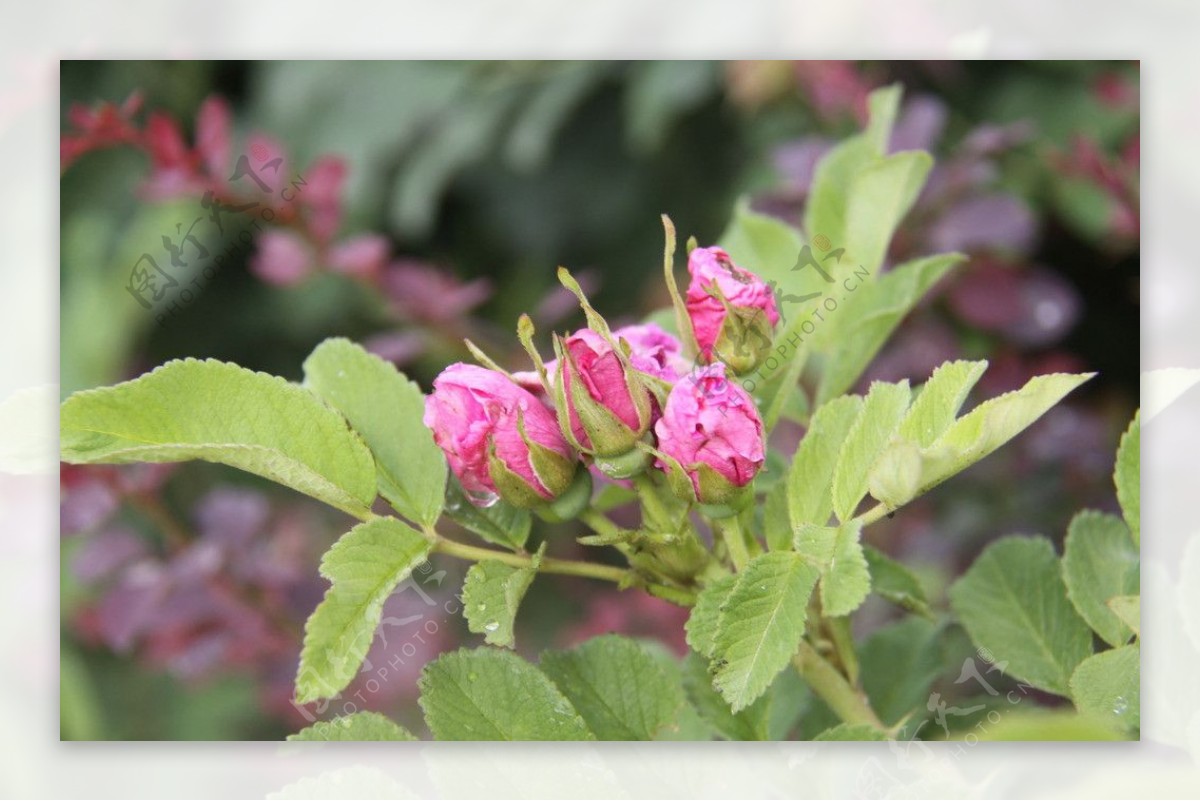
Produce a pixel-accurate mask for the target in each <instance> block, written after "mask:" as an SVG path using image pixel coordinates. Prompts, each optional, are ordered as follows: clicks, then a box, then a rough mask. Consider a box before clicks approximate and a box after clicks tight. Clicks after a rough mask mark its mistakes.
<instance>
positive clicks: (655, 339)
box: [613, 323, 692, 384]
mask: <svg viewBox="0 0 1200 801" xmlns="http://www.w3.org/2000/svg"><path fill="white" fill-rule="evenodd" d="M613 336H614V337H615V338H618V339H623V340H625V341H626V342H628V343H629V361H630V363H631V364H632V365H633V367H634V369H637V370H641V371H642V372H643V373H648V374H649V375H652V376H654V377H655V378H659V379H662V380H663V381H666V382H667V383H669V384H674V383H675V382H676V381H678V380H679V379H680V378H682V377H683V376H685V375H687V372H688V370H690V369H691V367H692V366H691V364H689V363H688V360H687V359H686V358H685V357H684V355H683V345H681V344H680V343H679V340H678V339H676V338H675V337H673V336H671V335H670V334H668V333H667V332H666V331H664V330H662V328H660V327H659V326H657V325H655V324H654V323H642V324H641V325H627V326H625V327H624V328H618V329H617V330H615V331H613Z"/></svg>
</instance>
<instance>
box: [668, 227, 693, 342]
mask: <svg viewBox="0 0 1200 801" xmlns="http://www.w3.org/2000/svg"><path fill="white" fill-rule="evenodd" d="M662 224H663V233H664V235H665V242H664V244H663V279H664V280H665V281H666V284H667V293H668V294H669V295H670V296H671V305H672V306H674V307H675V327H676V328H677V329H678V330H679V341H680V342H681V343H682V344H683V350H684V353H687V354H688V355H689V356H694V355H695V354H696V353H698V352H699V351H700V348H699V346H698V345H697V344H696V330H695V329H694V328H692V318H691V315H689V314H688V310H687V304H686V303H684V300H683V296H681V295H680V294H679V285H678V284H676V283H675V223H673V222H671V218H670V217H668V216H667V215H665V214H664V215H662ZM695 247H696V238H695V237H692V238H690V239H688V254H689V255H691V252H692V250H693V249H694V248H695Z"/></svg>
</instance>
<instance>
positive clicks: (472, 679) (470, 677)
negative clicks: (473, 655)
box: [467, 673, 479, 681]
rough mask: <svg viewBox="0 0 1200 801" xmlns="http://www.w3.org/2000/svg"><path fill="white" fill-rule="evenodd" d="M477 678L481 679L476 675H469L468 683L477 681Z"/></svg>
mask: <svg viewBox="0 0 1200 801" xmlns="http://www.w3.org/2000/svg"><path fill="white" fill-rule="evenodd" d="M477 678H479V677H478V676H476V675H475V674H474V673H468V674H467V681H475V679H477Z"/></svg>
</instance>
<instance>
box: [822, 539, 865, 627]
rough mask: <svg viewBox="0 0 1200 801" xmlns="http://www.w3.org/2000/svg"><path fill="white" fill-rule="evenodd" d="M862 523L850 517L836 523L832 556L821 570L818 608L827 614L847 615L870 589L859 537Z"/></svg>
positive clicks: (863, 598)
mask: <svg viewBox="0 0 1200 801" xmlns="http://www.w3.org/2000/svg"><path fill="white" fill-rule="evenodd" d="M861 536H862V524H861V523H855V522H853V521H850V522H847V523H843V524H842V525H840V526H838V527H837V534H836V535H835V537H834V542H833V557H832V558H831V559H830V560H829V564H828V566H827V567H826V569H825V571H824V573H822V574H821V611H822V612H824V614H825V615H827V616H829V617H841V616H842V615H848V614H850V613H851V612H853V611H854V610H855V609H857V608H858V607H860V606H862V602H863V601H865V600H866V599H867V595H868V594H870V592H871V573H870V571H869V570H868V569H867V560H866V557H864V556H863V549H862V545H861V544H860V543H859V538H860V537H861Z"/></svg>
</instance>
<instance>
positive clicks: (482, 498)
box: [424, 363, 578, 508]
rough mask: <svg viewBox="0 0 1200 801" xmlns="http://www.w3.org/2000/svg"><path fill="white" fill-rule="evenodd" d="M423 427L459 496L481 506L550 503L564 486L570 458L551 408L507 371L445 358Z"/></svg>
mask: <svg viewBox="0 0 1200 801" xmlns="http://www.w3.org/2000/svg"><path fill="white" fill-rule="evenodd" d="M424 420H425V425H426V426H428V427H429V428H430V429H431V430H432V431H433V440H434V442H436V443H437V444H438V446H439V447H441V449H442V451H443V452H444V453H445V454H446V460H447V461H448V462H449V463H450V469H451V470H453V471H454V475H456V476H457V477H458V480H459V482H460V483H461V484H462V486H463V489H464V490H465V491H466V493H467V497H469V498H470V499H471V501H472V502H473V503H475V504H476V505H477V506H489V505H491V504H492V503H495V501H496V499H497V498H498V497H501V498H504V500H506V501H508V502H509V503H511V504H513V505H514V506H521V507H526V508H528V507H533V506H538V505H540V504H543V503H546V502H548V501H551V500H553V499H555V498H556V497H558V496H559V495H561V494H562V493H563V492H564V491H566V490H567V488H568V487H570V486H571V484H572V479H573V478H574V477H575V473H576V468H577V466H578V459H577V458H576V456H575V454H574V453H573V452H572V451H571V448H570V446H569V445H567V443H566V441H565V440H564V439H563V436H562V433H561V432H560V431H559V428H558V423H557V421H556V420H555V419H554V414H553V412H551V411H550V410H549V409H547V408H546V407H545V406H544V405H543V404H542V402H541V401H539V400H538V399H537V398H535V397H534V396H533V395H531V394H530V393H529V392H528V391H526V390H524V389H522V388H521V387H519V386H517V385H516V384H514V383H513V382H512V381H511V380H510V379H509V378H508V377H507V376H505V375H504V374H502V373H499V372H496V371H495V370H487V369H484V368H483V367H476V366H474V365H469V364H461V363H460V364H452V365H450V366H449V367H447V368H446V369H445V370H443V371H442V374H441V375H439V376H438V377H437V378H436V379H435V380H434V382H433V393H432V394H430V395H429V396H428V397H427V398H426V399H425V417H424Z"/></svg>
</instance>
